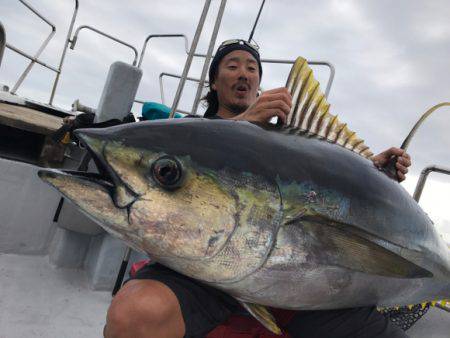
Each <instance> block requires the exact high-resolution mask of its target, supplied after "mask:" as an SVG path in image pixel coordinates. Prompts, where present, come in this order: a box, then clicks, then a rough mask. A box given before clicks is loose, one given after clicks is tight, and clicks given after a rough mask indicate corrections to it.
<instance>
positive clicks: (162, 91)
mask: <svg viewBox="0 0 450 338" xmlns="http://www.w3.org/2000/svg"><path fill="white" fill-rule="evenodd" d="M163 76H168V77H173V78H176V79H181V75H176V74H171V73H166V72H162V73H161V74H159V88H160V92H161V103H162V104H165V97H164V89H163V87H164V86H163V81H162V80H163ZM186 80H188V81H194V82H200V79H196V78H193V77H189V76H188V77H186ZM205 83H208V81H205Z"/></svg>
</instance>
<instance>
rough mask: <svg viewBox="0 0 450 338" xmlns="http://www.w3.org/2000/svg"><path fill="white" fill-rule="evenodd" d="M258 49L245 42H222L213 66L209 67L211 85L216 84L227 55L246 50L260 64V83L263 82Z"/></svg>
mask: <svg viewBox="0 0 450 338" xmlns="http://www.w3.org/2000/svg"><path fill="white" fill-rule="evenodd" d="M256 48H257V47H256V46H253V45H251V44H250V43H248V42H247V41H244V40H228V41H225V42H222V44H221V45H220V46H219V48H218V49H217V52H216V55H215V56H214V58H213V60H212V62H211V65H210V66H209V83H210V84H212V83H214V80H215V79H216V73H217V69H218V67H219V63H220V61H221V60H222V59H223V58H224V57H225V55H227V54H229V53H231V52H233V51H235V50H244V51H246V52H249V53H250V54H251V55H252V56H253V57H254V58H255V60H256V61H257V62H258V70H259V81H261V77H262V67H261V60H260V57H259V52H258V51H257V49H256Z"/></svg>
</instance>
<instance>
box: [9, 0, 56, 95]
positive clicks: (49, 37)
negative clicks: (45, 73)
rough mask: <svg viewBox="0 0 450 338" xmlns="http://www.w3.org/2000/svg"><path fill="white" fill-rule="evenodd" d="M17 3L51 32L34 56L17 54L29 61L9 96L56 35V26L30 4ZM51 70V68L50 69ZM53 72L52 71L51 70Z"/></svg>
mask: <svg viewBox="0 0 450 338" xmlns="http://www.w3.org/2000/svg"><path fill="white" fill-rule="evenodd" d="M19 2H21V3H22V4H23V5H24V6H25V7H27V8H28V9H29V10H30V11H32V12H33V13H34V14H36V15H37V16H38V17H39V18H40V19H42V20H43V21H44V22H45V23H47V24H48V25H49V26H50V27H51V29H52V30H51V32H50V34H49V35H48V37H47V38H46V39H45V40H44V42H43V43H42V45H41V46H40V47H39V49H38V50H37V52H36V53H35V55H34V56H32V57H29V55H28V54H26V53H25V52H22V51H21V52H19V54H21V55H22V56H25V57H27V58H29V59H30V60H31V62H30V64H29V65H28V66H27V68H25V70H24V71H23V73H22V74H21V75H20V76H19V78H18V79H17V82H16V84H15V85H14V86H13V88H12V89H11V94H14V93H16V92H17V89H19V87H20V85H21V84H22V82H23V81H24V80H25V78H26V77H27V75H28V73H29V72H30V71H31V68H33V66H34V64H35V63H37V61H36V60H37V59H38V57H39V56H40V55H41V53H42V52H43V50H44V49H45V47H47V45H48V43H49V42H50V40H51V39H52V38H53V36H54V35H55V33H56V26H55V25H54V24H53V23H51V22H50V21H49V20H48V19H47V18H45V17H44V16H43V15H42V14H41V13H39V12H38V11H37V10H36V9H35V8H33V7H32V6H31V5H30V4H28V3H27V2H26V1H25V0H19ZM7 47H8V48H10V49H12V50H14V51H15V52H18V51H19V49H18V48H14V47H13V48H11V46H10V45H7ZM50 69H51V68H50ZM52 70H53V69H52Z"/></svg>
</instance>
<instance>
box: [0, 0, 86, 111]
mask: <svg viewBox="0 0 450 338" xmlns="http://www.w3.org/2000/svg"><path fill="white" fill-rule="evenodd" d="M19 1H20V2H21V3H22V4H23V5H24V6H26V7H27V8H28V9H29V10H31V11H32V12H33V13H34V14H36V15H37V16H38V17H39V18H41V19H42V20H43V21H45V22H46V23H47V24H49V25H50V26H51V27H52V31H51V32H50V34H49V36H48V37H47V39H45V41H44V42H43V43H42V45H41V46H40V47H39V49H38V51H37V52H36V54H35V55H34V56H33V55H30V54H28V53H26V52H24V51H22V50H20V49H19V48H17V47H15V46H13V45H11V44H8V43H6V42H5V47H7V48H8V49H10V50H12V51H13V52H16V53H17V54H20V55H22V56H23V57H25V58H27V59H29V60H31V62H30V64H29V65H28V67H27V68H26V69H25V71H24V72H23V73H22V74H21V75H20V77H19V79H18V81H17V83H16V84H15V85H14V87H13V89H12V90H11V93H15V92H16V91H17V89H18V88H19V86H20V85H21V84H22V82H23V81H24V80H25V78H26V77H27V75H28V74H29V72H30V71H31V68H32V67H33V66H34V64H36V63H37V64H39V65H41V66H43V67H45V68H47V69H50V70H51V71H53V72H55V73H56V77H55V81H54V83H53V88H52V93H51V94H50V101H49V104H52V101H53V97H54V95H55V91H56V87H57V84H58V80H59V77H60V75H61V70H62V66H63V62H64V57H65V55H66V50H67V45H68V44H69V42H70V36H71V34H72V29H73V24H74V22H75V18H76V15H77V11H78V7H79V2H78V0H75V9H74V12H73V15H72V21H71V24H70V27H69V31H68V33H67V39H66V44H65V47H64V50H63V53H62V55H61V60H60V63H59V66H58V68H55V67H52V66H50V65H48V64H46V63H45V62H43V61H41V60H39V56H40V55H41V53H42V51H43V50H44V49H45V47H46V46H47V45H48V43H49V41H50V40H51V38H52V37H53V35H54V34H55V32H56V27H55V26H54V25H53V24H52V23H51V22H50V21H49V20H47V19H46V18H45V17H44V16H43V15H42V14H40V13H39V12H38V11H37V10H36V9H34V8H33V7H32V6H31V5H29V4H28V3H27V2H26V1H24V0H19ZM0 48H1V47H0ZM0 61H1V59H0Z"/></svg>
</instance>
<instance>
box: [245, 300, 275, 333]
mask: <svg viewBox="0 0 450 338" xmlns="http://www.w3.org/2000/svg"><path fill="white" fill-rule="evenodd" d="M240 303H241V304H242V306H243V307H244V308H245V309H246V310H247V311H248V312H249V313H250V314H251V315H252V316H253V317H255V318H256V319H257V320H258V321H259V322H260V323H261V324H262V325H264V327H265V328H266V329H267V330H269V331H271V332H273V333H275V334H276V335H281V334H282V331H281V329H280V328H279V327H278V325H277V323H276V321H275V318H274V317H273V316H272V314H271V313H270V312H269V310H267V308H266V307H265V306H263V305H259V304H253V303H247V302H243V301H240Z"/></svg>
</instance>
